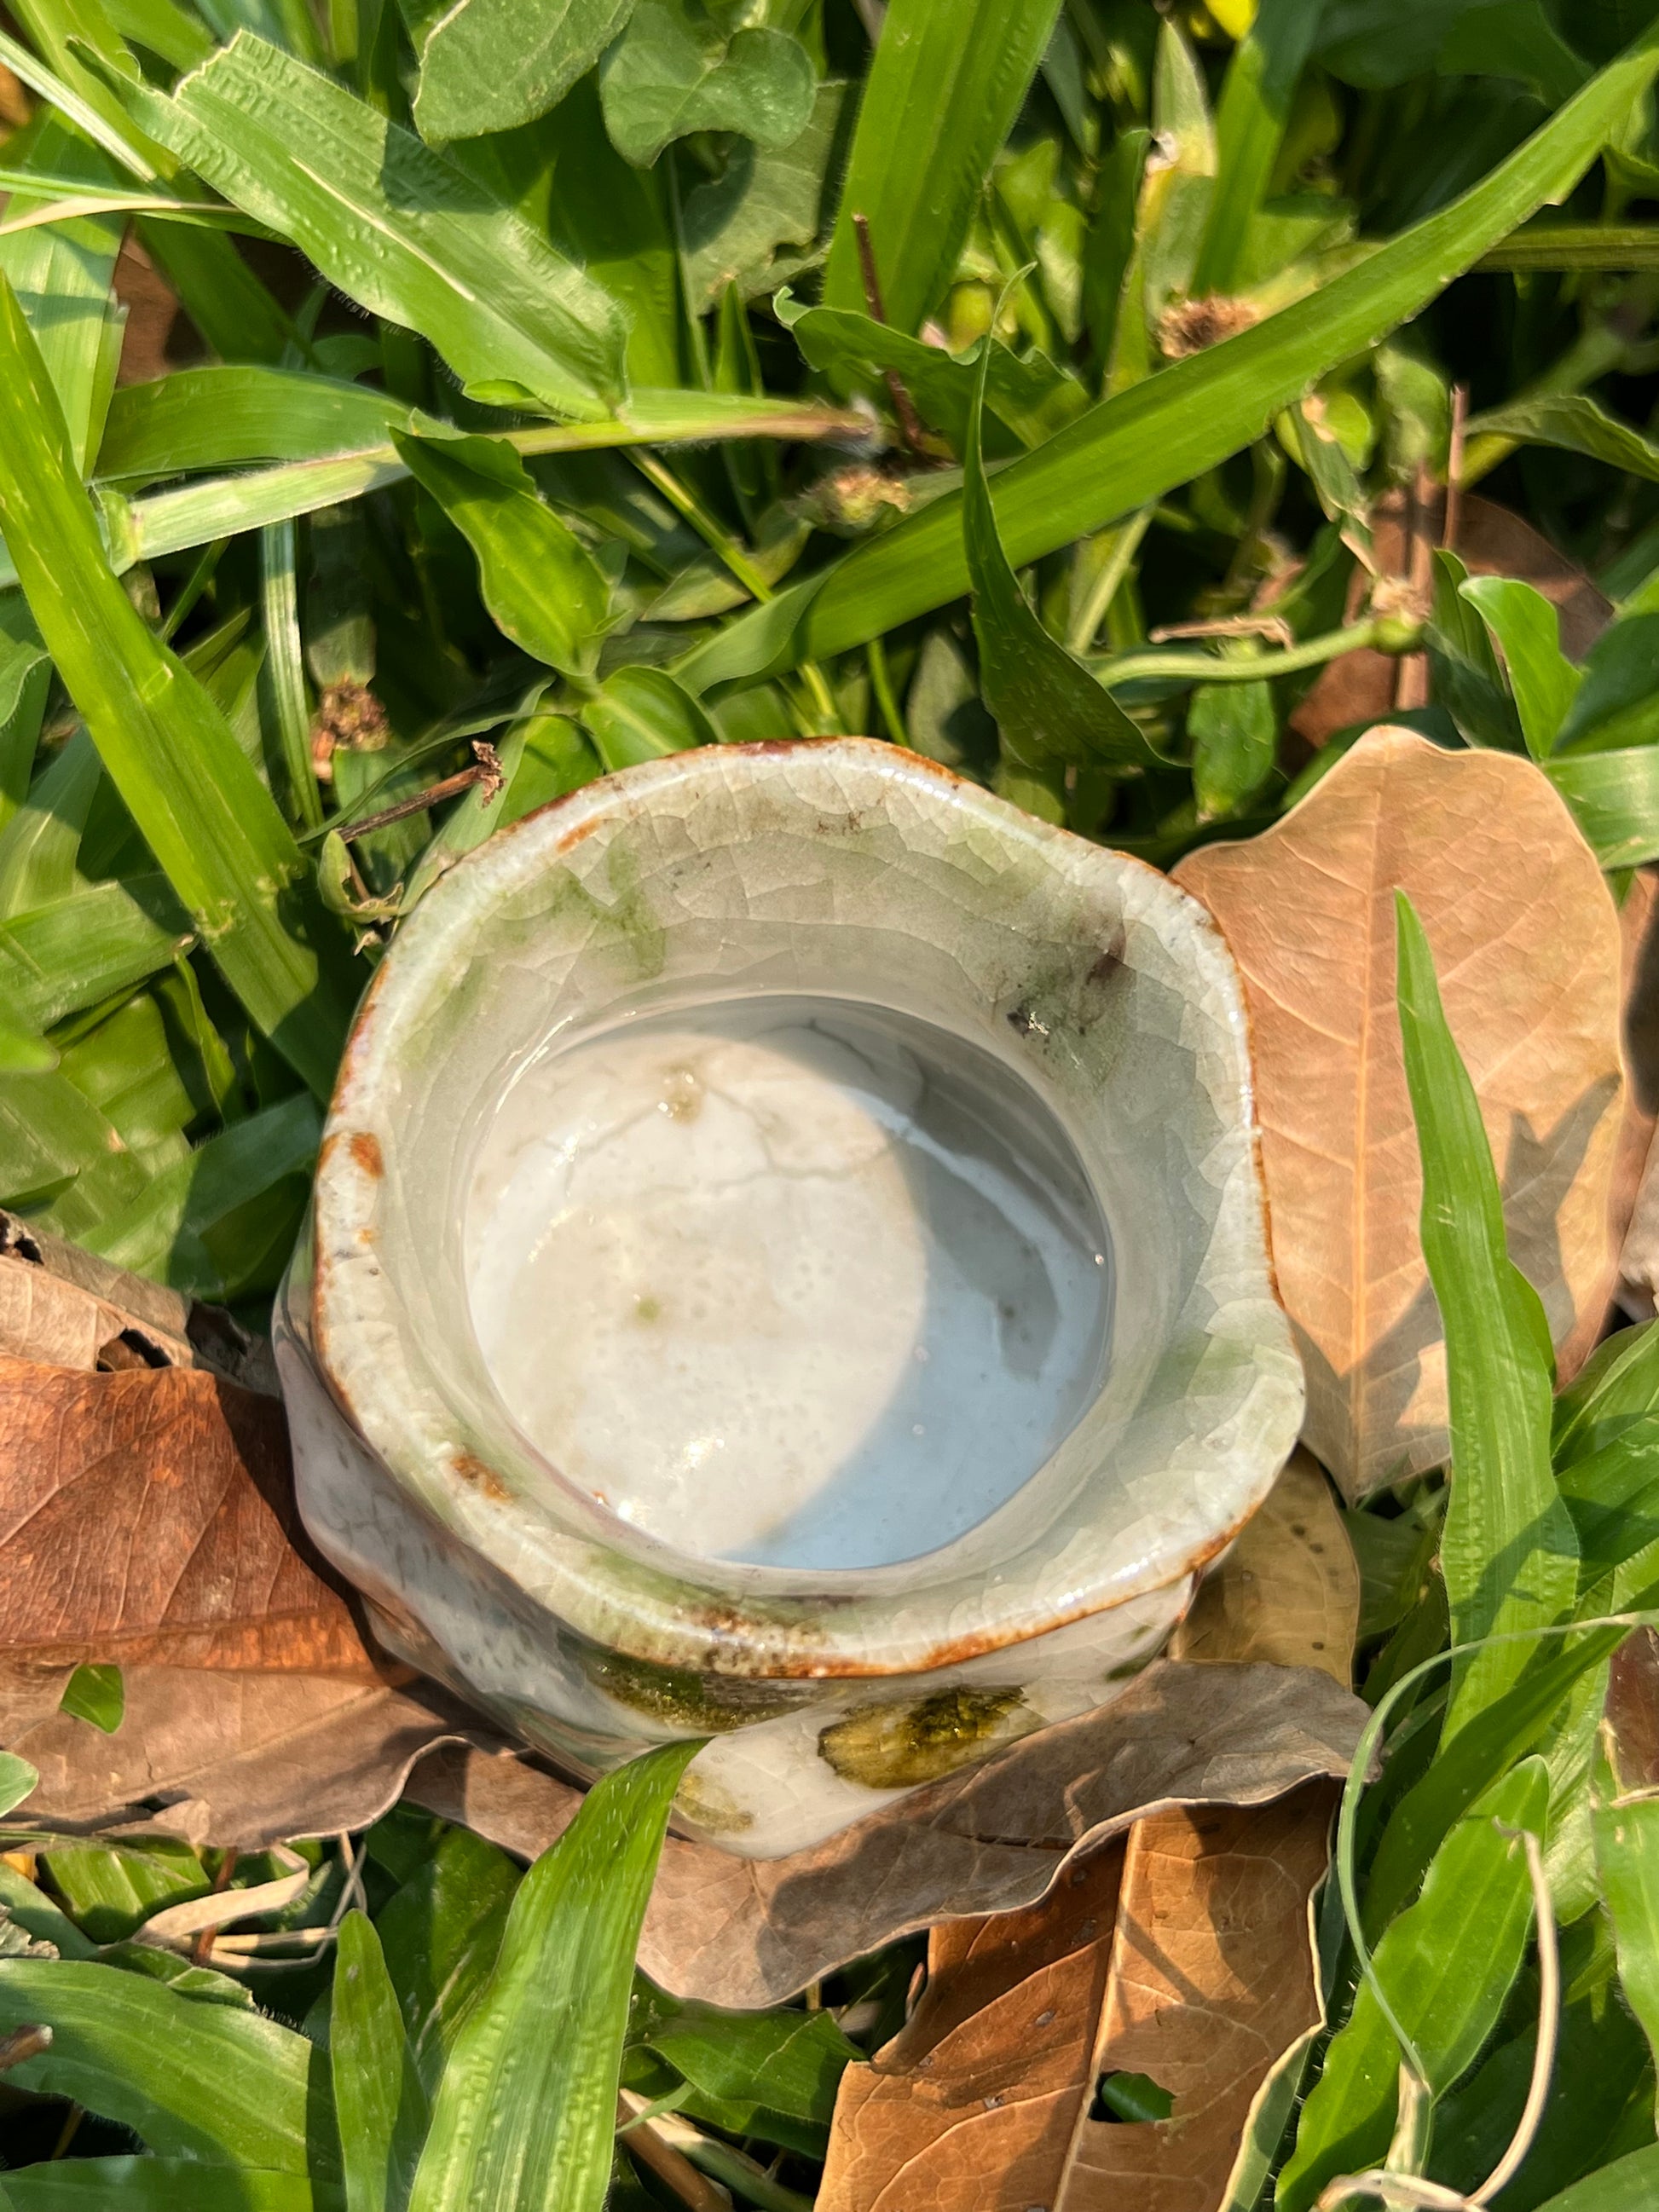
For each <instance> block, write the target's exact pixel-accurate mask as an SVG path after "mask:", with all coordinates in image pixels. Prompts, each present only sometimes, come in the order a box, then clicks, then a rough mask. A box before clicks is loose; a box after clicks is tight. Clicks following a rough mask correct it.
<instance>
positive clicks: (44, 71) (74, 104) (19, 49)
mask: <svg viewBox="0 0 1659 2212" xmlns="http://www.w3.org/2000/svg"><path fill="white" fill-rule="evenodd" d="M22 12H23V11H22V10H21V9H20V10H19V13H20V14H21V13H22ZM0 62H3V63H4V64H5V65H6V67H7V68H8V69H9V70H10V71H11V73H12V75H13V76H15V77H16V78H18V79H19V80H20V81H21V82H22V83H24V84H26V85H27V87H28V88H29V90H30V91H31V92H36V93H39V94H40V97H41V99H42V100H45V101H46V104H47V105H48V106H51V107H55V108H56V109H57V111H58V113H59V114H60V115H62V116H64V118H67V120H68V121H70V123H73V124H75V125H76V126H77V127H78V128H79V129H80V130H82V131H85V133H86V135H87V137H88V138H90V139H91V140H92V142H93V143H94V145H96V146H101V147H102V148H103V149H104V151H105V152H106V154H108V155H112V157H113V158H114V159H115V160H116V161H118V162H119V163H120V164H121V166H122V167H123V168H125V169H127V170H130V171H131V173H132V174H133V175H134V176H135V177H137V178H138V179H140V181H141V182H142V183H144V184H147V185H148V184H152V183H154V181H155V166H154V164H153V163H151V162H150V161H148V160H147V159H146V158H145V156H144V155H143V153H142V152H141V151H140V149H139V147H138V145H137V143H136V141H135V139H134V137H133V133H132V131H131V126H130V125H128V124H127V122H126V118H125V117H124V116H123V115H122V114H121V110H120V105H119V103H118V101H117V100H112V99H111V98H110V96H109V95H108V94H106V92H104V91H103V89H102V88H101V87H94V88H93V90H94V99H93V100H83V99H82V96H81V94H79V93H78V92H77V91H76V89H75V88H74V86H73V85H71V84H69V83H67V82H65V80H64V78H63V77H61V76H58V75H57V74H56V73H55V72H54V71H53V70H49V69H48V68H47V67H46V64H44V63H43V62H42V61H40V58H38V57H37V56H36V55H34V54H32V53H31V52H29V50H28V48H27V46H19V45H18V43H17V41H16V40H15V39H12V38H8V37H7V35H6V34H5V33H4V32H3V31H0Z"/></svg>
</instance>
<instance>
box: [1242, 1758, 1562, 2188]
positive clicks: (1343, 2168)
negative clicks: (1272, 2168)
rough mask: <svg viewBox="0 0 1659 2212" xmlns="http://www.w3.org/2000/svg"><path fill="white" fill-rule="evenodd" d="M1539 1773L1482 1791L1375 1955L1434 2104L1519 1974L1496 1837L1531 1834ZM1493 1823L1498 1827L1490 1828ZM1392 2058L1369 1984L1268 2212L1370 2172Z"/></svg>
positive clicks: (1386, 2122)
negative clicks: (1347, 2176)
mask: <svg viewBox="0 0 1659 2212" xmlns="http://www.w3.org/2000/svg"><path fill="white" fill-rule="evenodd" d="M1548 1802H1549V1786H1548V1780H1547V1775H1546V1772H1545V1769H1544V1763H1543V1761H1542V1760H1541V1759H1528V1760H1525V1761H1524V1762H1523V1763H1522V1765H1519V1766H1517V1767H1516V1770H1515V1771H1514V1772H1513V1773H1512V1774H1510V1775H1507V1776H1505V1777H1504V1779H1503V1780H1502V1781H1501V1782H1499V1783H1498V1784H1496V1786H1495V1787H1493V1788H1492V1789H1491V1790H1488V1791H1487V1792H1486V1795H1485V1796H1482V1797H1481V1798H1480V1801H1479V1802H1478V1803H1477V1804H1476V1805H1475V1806H1474V1807H1473V1808H1471V1810H1470V1812H1469V1814H1468V1817H1467V1818H1466V1819H1464V1820H1461V1821H1460V1822H1459V1823H1458V1825H1457V1826H1456V1827H1455V1828H1454V1829H1453V1830H1452V1832H1451V1833H1450V1834H1449V1836H1448V1837H1447V1838H1446V1840H1445V1842H1444V1843H1443V1844H1442V1845H1441V1847H1440V1849H1439V1850H1438V1851H1437V1854H1436V1856H1435V1859H1434V1863H1433V1864H1432V1865H1431V1868H1430V1869H1429V1874H1428V1879H1427V1880H1426V1881H1425V1883H1424V1885H1423V1894H1422V1896H1421V1898H1420V1899H1419V1900H1418V1902H1417V1903H1416V1904H1415V1905H1413V1906H1412V1907H1411V1909H1410V1910H1409V1911H1407V1912H1403V1913H1402V1914H1401V1917H1399V1919H1398V1920H1396V1921H1395V1923H1394V1924H1393V1925H1392V1926H1391V1927H1390V1928H1389V1931H1388V1933H1387V1934H1386V1935H1385V1936H1383V1940H1382V1942H1380V1943H1379V1944H1378V1945H1377V1948H1376V1960H1375V1965H1376V1975H1377V1979H1378V1980H1379V1981H1380V1982H1381V1983H1382V1984H1383V1988H1384V1989H1385V1990H1387V1991H1388V1995H1389V2003H1390V2004H1391V2005H1392V2006H1393V2007H1394V2009H1395V2013H1396V2014H1397V2015H1398V2016H1399V2018H1400V2021H1401V2025H1402V2027H1404V2028H1405V2030H1406V2032H1407V2034H1409V2035H1410V2036H1411V2037H1412V2039H1413V2042H1414V2043H1415V2044H1416V2045H1417V2048H1418V2051H1419V2055H1420V2057H1421V2058H1422V2061H1423V2064H1424V2066H1425V2069H1426V2072H1427V2076H1428V2081H1429V2085H1430V2087H1431V2089H1432V2090H1433V2091H1434V2092H1435V2093H1437V2094H1443V2093H1444V2092H1445V2091H1446V2090H1448V2089H1449V2088H1450V2087H1451V2086H1452V2084H1453V2082H1455V2081H1456V2080H1457V2079H1458V2078H1459V2076H1460V2075H1462V2074H1464V2073H1465V2072H1467V2070H1468V2068H1469V2066H1470V2065H1471V2064H1472V2063H1474V2059H1475V2057H1476V2056H1477V2054H1478V2053H1479V2051H1480V2047H1481V2045H1483V2044H1484V2043H1485V2041H1486V2038H1487V2036H1488V2035H1489V2034H1490V2033H1492V2028H1493V2027H1495V2026H1496V2025H1497V2022H1498V2015H1499V2014H1500V2013H1501V2011H1502V2010H1503V2007H1504V1999H1505V1998H1506V1997H1507V1996H1508V1995H1509V1991H1510V1984H1511V1983H1512V1982H1513V1981H1514V1979H1515V1977H1516V1974H1517V1973H1518V1972H1519V1971H1520V1967H1521V1960H1522V1954H1523V1953H1524V1951H1525V1948H1526V1943H1527V1938H1528V1933H1529V1931H1530V1929H1531V1924H1532V1887H1531V1884H1530V1883H1529V1881H1528V1878H1527V1862H1526V1859H1525V1858H1524V1857H1523V1856H1522V1851H1521V1849H1520V1847H1519V1845H1518V1844H1516V1841H1515V1839H1514V1838H1513V1837H1512V1836H1511V1835H1509V1834H1506V1833H1505V1832H1504V1827H1508V1828H1510V1829H1513V1828H1516V1827H1521V1828H1529V1829H1531V1831H1532V1832H1533V1833H1534V1835H1539V1836H1541V1834H1542V1833H1543V1828H1544V1819H1545V1814H1546V1811H1547V1807H1548ZM1499 1823H1503V1824H1504V1826H1499ZM1400 2066H1401V2051H1400V2046H1399V2045H1398V2044H1397V2043H1396V2042H1395V2038H1394V2034H1393V2032H1392V2030H1391V2029H1390V2028H1389V2025H1388V2023H1387V2021H1385V2020H1384V2018H1383V2013H1382V2009H1381V2008H1380V2007H1379V2005H1378V2003H1377V2001H1376V1996H1375V1994H1374V1993H1373V1991H1372V1989H1371V1985H1370V1983H1369V1982H1366V1983H1363V1984H1361V1986H1360V1988H1359V1990H1358V1994H1357V1995H1356V1996H1355V1998H1354V2002H1353V2009H1352V2012H1351V2014H1350V2015H1349V2016H1348V2019H1347V2021H1346V2024H1345V2025H1344V2026H1343V2027H1341V2028H1340V2029H1339V2030H1338V2032H1337V2034H1336V2035H1335V2037H1334V2039H1333V2040H1332V2043H1331V2045H1330V2047H1329V2049H1328V2051H1327V2052H1326V2054H1325V2061H1324V2064H1323V2067H1322V2069H1321V2072H1320V2077H1319V2080H1318V2081H1317V2082H1316V2084H1315V2085H1314V2087H1313V2089H1312V2091H1311V2092H1310V2095H1309V2098H1308V2101H1307V2103H1306V2104H1305V2105H1304V2106H1303V2109H1302V2117H1301V2119H1300V2121H1299V2123H1298V2124H1297V2136H1296V2148H1295V2149H1294V2150H1293V2151H1292V2152H1291V2156H1290V2158H1289V2160H1288V2161H1287V2162H1286V2164H1285V2169H1284V2171H1283V2172H1281V2174H1280V2175H1279V2183H1278V2187H1277V2189H1276V2191H1275V2193H1274V2199H1273V2201H1274V2203H1275V2205H1276V2206H1277V2207H1278V2208H1279V2212H1308V2208H1309V2207H1310V2206H1311V2205H1312V2204H1313V2203H1314V2201H1315V2200H1316V2197H1318V2195H1319V2193H1320V2191H1321V2190H1322V2187H1323V2186H1324V2185H1325V2184H1326V2183H1327V2182H1328V2181H1329V2180H1330V2179H1332V2178H1333V2176H1334V2175H1336V2174H1338V2173H1358V2172H1364V2170H1365V2169H1366V2168H1368V2167H1370V2166H1378V2165H1380V2164H1381V2163H1382V2161H1383V2157H1384V2155H1385V2154H1386V2153H1387V2151H1388V2148H1389V2138H1390V2136H1392V2134H1393V2132H1394V2124H1395V2101H1396V2093H1397V2085H1398V2078H1399V2072H1400Z"/></svg>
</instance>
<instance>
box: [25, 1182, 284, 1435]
mask: <svg viewBox="0 0 1659 2212" xmlns="http://www.w3.org/2000/svg"><path fill="white" fill-rule="evenodd" d="M0 1356H3V1357H5V1358H9V1359H39V1360H44V1361H46V1362H47V1363H48V1364H52V1365H55V1366H59V1367H77V1368H81V1369H82V1370H85V1371H86V1372H87V1373H88V1374H90V1373H92V1372H93V1371H94V1370H103V1371H105V1372H111V1371H118V1370H125V1369H129V1368H140V1367H207V1368H210V1369H212V1370H213V1371H214V1372H215V1373H216V1374H219V1375H223V1376H225V1377H226V1378H227V1379H228V1381H230V1382H233V1383H241V1384H242V1385H243V1386H244V1387H245V1388H246V1389H250V1390H258V1391H260V1392H262V1393H263V1394H264V1395H265V1396H267V1397H272V1398H274V1397H276V1396H278V1395H280V1393H279V1390H278V1387H277V1382H276V1363H275V1362H274V1360H273V1359H272V1358H271V1354H270V1345H269V1343H268V1342H267V1341H266V1340H265V1339H264V1338H263V1337H256V1336H252V1335H250V1334H249V1333H248V1331H247V1330H246V1329H245V1328H243V1327H242V1326H241V1324H240V1322H238V1321H236V1320H235V1319H234V1317H233V1316H231V1315H230V1314H228V1313H227V1312H226V1311H225V1310H224V1309H223V1308H222V1307H221V1306H209V1305H202V1304H197V1302H196V1301H195V1300H193V1299H191V1298H186V1297H181V1296H180V1294H179V1292H178V1291H169V1290H167V1289H165V1288H164V1287H163V1286H162V1285H161V1284H160V1283H152V1282H150V1281H149V1280H147V1279H146V1278H145V1277H144V1276H143V1275H132V1274H129V1273H127V1271H126V1270H125V1268H124V1267H114V1266H112V1264H111V1262H110V1261H107V1260H100V1258H99V1257H98V1256H97V1255H96V1254H95V1253H92V1252H83V1251H82V1249H81V1248H80V1246H79V1245H77V1244H69V1243H64V1240H63V1239H62V1238H61V1237H48V1236H46V1234H45V1233H44V1232H43V1231H40V1230H38V1229H36V1228H35V1227H34V1226H33V1225H32V1224H31V1223H28V1222H26V1221H23V1220H21V1219H20V1218H18V1216H17V1215H16V1214H15V1213H8V1212H5V1211H4V1210H3V1209H0Z"/></svg>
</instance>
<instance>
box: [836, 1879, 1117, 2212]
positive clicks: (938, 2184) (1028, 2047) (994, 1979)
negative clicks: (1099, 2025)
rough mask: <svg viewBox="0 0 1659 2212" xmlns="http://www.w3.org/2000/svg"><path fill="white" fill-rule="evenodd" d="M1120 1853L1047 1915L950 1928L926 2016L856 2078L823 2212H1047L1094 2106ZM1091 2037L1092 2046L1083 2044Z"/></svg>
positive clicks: (1040, 1909) (931, 1964) (915, 2018)
mask: <svg viewBox="0 0 1659 2212" xmlns="http://www.w3.org/2000/svg"><path fill="white" fill-rule="evenodd" d="M1122 1866H1123V1851H1122V1847H1121V1845H1119V1844H1112V1845H1110V1846H1109V1847H1108V1848H1107V1849H1106V1850H1101V1851H1096V1852H1095V1853H1093V1854H1092V1856H1091V1857H1089V1858H1087V1859H1085V1860H1083V1861H1082V1862H1081V1863H1079V1864H1076V1865H1074V1866H1073V1867H1072V1868H1071V1869H1069V1870H1068V1871H1067V1872H1066V1875H1063V1876H1062V1878H1061V1879H1060V1881H1058V1882H1056V1883H1055V1885H1054V1887H1053V1888H1052V1889H1051V1890H1050V1891H1049V1893H1048V1896H1047V1897H1045V1898H1044V1899H1042V1903H1041V1904H1039V1905H1032V1906H1030V1907H1029V1908H1028V1909H1027V1910H1026V1911H1023V1912H1004V1913H999V1914H997V1915H996V1916H995V1917H994V1918H992V1919H988V1920H957V1921H951V1922H949V1923H946V1924H945V1926H944V1927H942V1928H935V1929H933V1934H932V1935H931V1936H929V1938H928V1942H927V1986H926V1988H925V1989H924V1990H923V1992H922V1996H921V2000H920V2002H918V2004H917V2006H916V2008H915V2011H914V2012H913V2013H912V2014H911V2015H910V2017H909V2019H908V2021H906V2022H905V2024H904V2026H903V2027H902V2029H901V2030H900V2032H899V2033H898V2034H897V2035H896V2037H895V2038H894V2039H893V2040H892V2042H890V2044H888V2045H886V2046H885V2047H884V2049H883V2050H882V2051H879V2052H878V2054H877V2056H876V2058H875V2059H874V2061H873V2062H872V2063H871V2064H870V2065H868V2066H849V2067H848V2069H847V2071H846V2073H845V2074H844V2075H842V2087H841V2091H840V2094H839V2096H838V2098H837V2100H836V2117H835V2125H834V2128H833V2130H832V2131H831V2134H830V2137H829V2156H828V2159H827V2160H826V2162H825V2165H824V2169H823V2181H822V2182H821V2183H820V2185H819V2188H818V2198H817V2212H1034V2208H1035V2207H1036V2206H1037V2205H1043V2206H1045V2207H1046V2206H1048V2205H1052V2204H1053V2203H1054V2201H1055V2184H1056V2181H1057V2179H1058V2177H1059V2175H1060V2170H1061V2168H1062V2166H1063V2164H1064V2161H1065V2159H1066V2153H1067V2150H1068V2148H1069V2147H1070V2144H1071V2142H1072V2139H1073V2136H1074V2135H1075V2134H1076V2132H1077V2130H1078V2126H1079V2122H1080V2120H1081V2118H1082V2117H1083V2112H1084V2110H1085V2107H1086V2106H1087V2104H1088V2102H1089V2100H1090V2097H1091V2093H1092V2091H1093V2088H1094V2082H1095V2075H1094V2073H1093V2071H1092V2070H1091V2063H1090V2061H1091V2056H1092V2051H1091V2044H1092V2038H1091V2035H1090V2033H1089V2025H1090V2023H1091V2022H1092V2021H1095V2020H1096V2019H1097V2018H1098V2016H1099V2013H1100V2007H1101V1999H1102V1996H1103V1991H1104V1988H1105V1982H1106V1968H1107V1962H1108V1960H1109V1958H1110V1956H1111V1951H1112V1929H1113V1924H1114V1921H1115V1917H1116V1912H1117V1894H1118V1881H1119V1877H1120V1875H1121V1871H1122ZM1079 2027H1081V2030H1082V2032H1081V2033H1079Z"/></svg>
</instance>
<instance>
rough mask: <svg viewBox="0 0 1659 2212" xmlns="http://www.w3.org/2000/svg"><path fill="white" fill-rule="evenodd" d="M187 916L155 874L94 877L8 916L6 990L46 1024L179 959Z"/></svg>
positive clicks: (30, 1016)
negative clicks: (124, 878) (97, 880)
mask: <svg viewBox="0 0 1659 2212" xmlns="http://www.w3.org/2000/svg"><path fill="white" fill-rule="evenodd" d="M0 467H3V463H0ZM186 680H187V679H186ZM238 757H239V759H240V755H239V756H238ZM19 820H20V821H21V817H19ZM12 827H13V828H14V829H15V828H17V827H18V823H13V824H12ZM184 924H185V917H184V915H182V914H180V912H179V907H178V904H177V902H176V901H175V900H174V899H173V895H172V892H171V890H169V888H168V886H167V884H165V883H164V882H163V881H162V880H161V878H160V877H159V876H153V875H152V876H140V877H131V878H128V879H127V881H126V882H125V883H123V882H121V881H119V880H118V879H115V878H112V879H111V880H109V881H107V882H105V883H100V884H84V885H82V888H81V889H79V890H76V891H73V892H71V893H70V895H69V896H66V897H62V898H55V899H51V900H49V901H48V902H46V904H45V905H44V906H36V907H32V908H30V909H29V910H28V912H27V913H26V914H18V915H13V916H11V918H10V919H9V920H8V921H4V922H0V993H3V1002H4V1004H5V1006H6V1008H7V1011H8V1012H9V1014H10V1015H11V1016H12V1018H14V1019H15V1020H18V1021H22V1022H27V1023H31V1024H33V1025H34V1026H35V1027H36V1028H40V1029H44V1028H46V1027H47V1026H48V1025H49V1024H52V1022H56V1021H61V1020H62V1019H63V1018H64V1015H65V1014H71V1013H76V1012H79V1011H80V1009H81V1008H82V1007H84V1006H96V1005H97V1004H98V1003H99V1002H100V1000H104V999H109V998H113V997H114V996H115V995H116V994H118V993H120V992H123V991H130V990H131V989H132V988H133V987H135V986H136V985H137V984H139V983H142V982H143V981H144V979H145V978H146V977H147V976H149V975H155V973H156V971H157V970H158V969H163V968H170V967H171V966H172V964H173V961H174V960H175V959H176V958H177V957H178V956H179V953H180V952H182V951H184V950H185V947H186V946H187V945H189V944H190V942H191V932H190V930H189V928H188V927H185V926H184Z"/></svg>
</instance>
